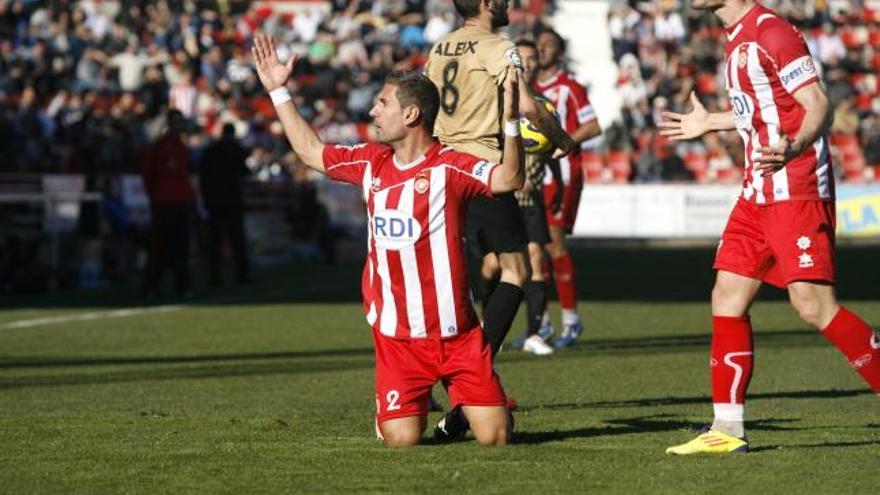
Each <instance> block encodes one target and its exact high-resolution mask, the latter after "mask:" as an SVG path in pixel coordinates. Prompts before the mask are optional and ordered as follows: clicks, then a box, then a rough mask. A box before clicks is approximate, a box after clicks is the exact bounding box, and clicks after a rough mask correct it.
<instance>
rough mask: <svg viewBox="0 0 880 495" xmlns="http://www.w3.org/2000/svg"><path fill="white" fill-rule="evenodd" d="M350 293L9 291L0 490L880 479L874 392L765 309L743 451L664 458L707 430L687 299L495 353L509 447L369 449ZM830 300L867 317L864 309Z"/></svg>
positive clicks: (314, 287)
mask: <svg viewBox="0 0 880 495" xmlns="http://www.w3.org/2000/svg"><path fill="white" fill-rule="evenodd" d="M352 274H354V275H353V276H354V278H353V279H352ZM358 282H359V279H358V278H357V269H356V268H355V269H354V270H351V269H345V270H343V269H326V270H324V269H320V268H310V269H308V270H300V269H295V270H288V271H285V272H283V273H282V274H276V275H264V276H263V277H262V278H261V280H260V282H259V283H258V284H257V285H255V286H250V287H246V288H244V289H239V290H231V289H230V290H226V291H219V292H217V293H214V294H211V293H207V294H203V295H201V296H199V297H198V298H196V299H194V300H192V301H190V302H188V303H187V304H186V305H185V306H181V307H171V308H165V309H166V310H164V311H158V312H153V313H149V314H139V315H129V316H114V317H107V316H108V315H107V314H106V313H95V312H102V311H107V310H113V309H118V308H119V307H123V306H127V305H128V304H130V303H131V301H127V300H126V296H121V295H119V294H116V293H115V292H114V291H103V292H99V293H87V294H79V293H75V294H72V295H67V296H64V297H70V298H76V300H77V303H76V304H72V303H70V300H66V301H62V300H58V299H57V298H56V299H54V300H52V301H49V302H46V301H43V302H40V301H42V299H40V298H36V299H27V298H24V299H22V298H19V299H16V300H15V301H11V302H10V304H7V305H5V306H4V308H3V309H0V493H9V494H23V493H88V494H97V493H389V492H393V493H454V492H459V493H518V494H519V493H557V492H558V493H586V492H594V493H675V494H681V493H781V494H785V493H801V494H802V493H810V494H814V493H843V494H848V495H850V494H859V493H876V490H877V487H878V486H880V462H878V461H880V397H876V396H874V395H873V394H871V393H869V391H868V389H867V388H866V386H865V385H864V384H863V383H862V381H861V380H860V379H859V378H858V377H857V375H856V374H855V373H853V371H852V370H851V369H850V368H849V367H848V366H847V364H846V362H845V360H844V359H843V357H842V356H840V355H839V354H838V352H837V351H836V350H835V349H834V348H833V347H831V346H830V345H829V344H827V343H826V342H825V340H824V339H823V338H822V337H821V336H819V335H818V334H817V333H816V332H814V331H811V330H809V329H807V328H806V327H805V326H804V325H803V324H802V323H800V322H799V320H798V319H797V318H796V317H795V315H794V314H793V312H792V311H791V310H790V308H789V307H788V306H787V304H786V303H785V302H784V301H778V300H777V301H769V302H762V303H759V304H758V305H757V306H756V308H755V310H754V312H753V320H754V325H755V328H756V350H757V354H756V374H755V376H754V379H753V381H752V385H751V388H750V396H751V400H750V401H749V403H748V416H749V418H750V422H749V423H748V425H747V426H748V430H749V434H750V436H751V439H752V446H753V449H754V451H753V452H752V453H750V454H748V455H737V456H722V457H705V456H704V457H670V456H667V455H665V454H664V453H663V451H664V449H665V448H666V447H667V446H669V445H672V444H676V443H680V442H683V441H686V440H688V439H689V438H691V436H692V435H693V429H694V428H696V427H699V426H700V425H702V424H704V423H705V422H706V421H707V420H708V419H709V418H710V412H711V404H710V403H709V396H708V394H709V388H708V386H709V376H708V367H707V361H708V343H709V333H708V329H709V325H710V317H709V312H708V305H707V304H706V302H705V301H700V300H685V301H659V302H658V301H655V302H638V301H615V300H601V301H590V300H589V299H590V298H589V297H588V298H587V300H586V301H585V302H584V303H583V304H582V307H581V309H582V312H583V314H584V316H585V319H586V324H587V333H586V335H585V338H584V339H583V340H582V341H581V342H580V343H579V344H578V345H576V346H575V347H573V348H571V349H567V350H564V351H562V352H559V353H557V354H556V355H554V356H551V357H546V358H538V357H533V356H529V355H524V354H522V353H520V352H516V351H507V352H502V354H501V355H500V357H499V361H498V365H497V367H498V370H499V372H500V374H501V376H502V378H503V380H504V383H505V386H506V388H507V390H508V392H509V393H510V394H511V395H512V396H514V397H515V398H516V399H517V400H518V401H519V404H520V406H521V410H520V411H519V412H518V413H517V414H516V418H517V433H516V436H515V441H514V444H513V445H511V446H508V447H505V448H481V447H479V446H478V445H476V443H475V442H474V441H473V440H469V441H467V442H464V443H461V444H456V445H435V444H432V443H431V442H430V441H427V442H426V445H424V446H422V447H418V448H413V449H408V450H406V449H405V450H394V449H388V448H385V447H384V446H382V445H381V444H380V443H378V442H377V441H376V440H375V438H374V433H373V417H372V414H373V408H374V403H373V391H372V386H373V362H372V348H371V340H370V334H369V331H368V329H367V327H366V324H365V323H364V321H363V316H362V314H361V309H360V305H359V304H358V303H357V302H355V301H352V300H350V297H347V296H346V297H338V298H336V297H334V295H338V294H337V293H336V292H335V291H336V290H337V289H334V287H337V284H340V283H346V284H348V286H354V287H356V285H357V283H358ZM588 294H589V292H588ZM306 299H308V301H307V302H303V301H304V300H306ZM336 299H339V300H338V301H336ZM346 299H349V300H346ZM34 300H36V301H37V302H36V303H34V302H33V301H34ZM321 300H325V301H334V302H319V301H321ZM848 302H850V303H851V304H849V306H850V307H851V308H852V309H854V310H856V311H858V312H859V313H860V314H861V315H863V317H865V318H866V319H867V320H868V321H870V322H872V323H873V324H875V325H877V324H880V303H878V301H877V300H872V299H859V300H855V301H848ZM88 313H92V315H91V317H90V318H92V319H85V320H83V321H66V320H62V321H61V322H52V321H46V322H44V323H43V324H37V325H34V326H28V327H20V328H16V327H15V326H14V325H13V323H14V322H19V321H22V320H33V319H36V318H50V317H66V316H68V315H72V314H80V315H81V314H88ZM522 323H523V319H522V318H521V319H520V320H518V322H517V324H516V327H515V329H514V330H513V332H512V333H517V332H518V331H519V330H521V328H522ZM440 396H441V397H443V395H442V393H441V394H440ZM438 417H439V416H438V414H436V413H435V414H432V415H431V418H430V420H431V423H433V422H435V421H436V419H438Z"/></svg>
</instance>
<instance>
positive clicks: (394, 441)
mask: <svg viewBox="0 0 880 495" xmlns="http://www.w3.org/2000/svg"><path fill="white" fill-rule="evenodd" d="M382 436H383V437H385V445H387V446H389V447H412V446H415V445H418V444H419V443H420V442H421V441H422V433H421V432H420V431H416V430H414V429H402V428H398V429H387V430H385V429H383V430H382Z"/></svg>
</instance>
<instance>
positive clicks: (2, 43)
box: [0, 0, 880, 183]
mask: <svg viewBox="0 0 880 495" xmlns="http://www.w3.org/2000/svg"><path fill="white" fill-rule="evenodd" d="M872 2H873V3H872ZM281 3H283V2H281ZM314 3H315V4H316V6H315V8H314V9H312V10H308V11H305V12H300V13H296V14H294V13H292V12H288V11H285V10H283V9H280V8H277V7H278V6H277V5H273V4H272V3H271V2H264V3H253V2H232V1H224V0H219V1H213V0H212V1H206V0H200V1H196V0H189V1H185V0H176V1H175V0H171V1H164V2H147V1H133V2H107V1H104V2H99V1H88V0H86V1H66V0H56V1H35V0H30V1H29V0H0V112H2V113H0V143H2V145H3V148H4V149H5V150H9V152H6V153H3V154H2V155H0V172H28V173H41V172H76V173H85V174H113V173H123V172H136V171H137V164H138V159H139V151H140V150H142V149H143V148H144V146H145V145H146V144H148V143H149V142H151V141H152V140H154V139H155V138H156V137H158V135H159V132H160V131H161V129H162V126H163V125H164V113H163V112H162V110H163V109H164V108H166V107H168V106H171V107H174V108H177V109H179V110H181V111H182V112H183V114H184V116H185V117H187V119H188V120H189V133H188V136H189V137H188V139H189V145H190V149H191V152H192V153H193V155H194V156H195V158H196V159H195V160H194V161H193V162H194V163H198V155H199V152H200V150H201V149H202V148H203V147H204V146H205V145H206V144H207V143H208V142H209V140H210V138H211V137H215V136H217V135H219V131H220V127H221V126H222V124H223V123H227V122H231V123H233V124H234V125H235V126H236V130H237V135H238V137H239V138H240V139H241V140H242V141H243V144H244V145H245V146H246V147H247V148H248V149H249V150H250V156H249V158H248V166H249V167H250V169H251V170H252V171H253V173H254V174H255V177H256V178H257V179H259V180H273V179H279V178H281V179H284V180H290V179H291V177H292V174H290V172H289V170H290V166H291V165H294V164H295V163H296V162H297V159H296V156H295V155H294V154H293V153H292V152H290V151H289V150H288V147H287V146H286V144H285V143H284V141H283V139H281V135H280V133H281V128H280V126H279V125H278V123H273V115H274V114H273V112H272V108H271V105H269V104H268V101H267V100H266V99H265V98H264V97H263V95H262V94H261V93H260V91H259V88H258V84H257V81H256V78H255V75H254V73H253V70H252V69H251V61H250V55H249V51H248V46H249V44H250V42H251V39H252V35H253V33H254V32H256V31H257V30H263V31H265V32H267V33H269V34H271V35H273V36H275V37H277V38H278V39H279V40H281V41H282V42H281V43H279V45H280V46H282V47H283V48H282V56H286V55H287V53H284V52H285V51H289V52H292V53H295V54H297V56H298V57H299V61H298V62H297V66H296V82H295V84H297V85H298V86H300V87H299V88H297V90H298V91H297V94H300V95H302V96H301V97H300V98H301V100H302V101H300V102H299V103H300V104H301V108H303V110H304V112H305V115H306V117H307V118H309V119H310V120H311V121H312V123H313V125H314V126H315V127H316V128H317V129H318V130H319V133H320V135H321V137H322V138H323V139H326V140H328V141H334V142H340V143H349V142H356V141H359V140H361V139H363V138H369V136H368V127H367V122H368V116H367V112H368V110H369V108H370V104H371V100H372V97H373V95H374V94H375V92H376V91H377V90H378V88H379V85H380V82H381V80H382V78H383V77H384V76H385V75H386V74H387V73H388V72H390V71H391V70H394V69H405V68H418V67H420V66H422V65H423V64H424V62H425V60H426V56H425V50H426V48H427V47H428V46H430V45H431V43H432V42H434V41H435V40H437V39H439V38H440V37H441V36H443V35H444V34H446V33H448V32H449V31H450V30H451V29H453V27H454V25H455V22H456V20H455V13H454V9H453V7H452V2H451V0H406V1H404V0H369V1H368V0H361V1H354V2H349V1H334V2H330V9H322V8H319V4H320V3H326V2H314ZM765 3H766V4H767V5H768V6H769V7H771V8H776V9H778V10H779V11H780V12H782V13H784V14H785V15H786V16H787V17H788V18H790V19H792V20H794V21H796V23H797V24H798V26H799V27H800V28H801V29H802V30H803V32H804V34H805V36H806V37H807V39H808V43H809V45H810V47H811V50H812V51H813V53H814V55H815V57H816V58H817V60H818V61H819V62H820V64H821V68H822V70H823V72H824V75H825V79H826V82H827V84H828V86H829V93H830V95H831V98H832V102H833V104H834V106H835V116H836V119H835V125H834V128H833V140H834V144H835V149H836V152H837V154H838V156H837V163H839V164H840V165H842V166H841V167H839V168H840V173H841V174H842V175H843V178H845V179H846V180H848V181H856V182H858V181H865V180H871V179H874V178H875V177H877V178H880V174H878V173H877V172H878V171H880V169H878V168H877V167H878V166H880V131H878V130H877V129H878V128H880V126H878V125H877V124H878V116H877V115H878V114H880V96H878V95H880V89H878V86H880V84H878V79H877V75H876V73H877V71H878V69H880V2H878V1H877V0H866V1H865V2H864V4H862V2H851V1H840V0H783V1H779V0H768V1H767V2H765ZM513 4H514V7H515V8H514V9H513V10H512V12H511V26H510V28H509V32H510V35H511V37H513V38H518V37H520V36H528V35H529V34H534V33H536V32H538V31H540V29H541V27H542V25H543V24H544V23H545V22H546V21H547V17H546V15H547V14H548V13H549V12H550V11H552V8H553V2H547V1H538V0H532V1H530V2H526V1H523V2H513ZM874 4H876V5H874ZM517 7H518V8H517ZM872 7H873V8H872ZM608 25H609V30H610V34H611V37H612V48H613V56H614V59H615V62H616V63H617V64H618V66H619V69H620V75H619V80H618V90H619V94H620V98H621V101H622V103H623V112H622V119H621V120H620V121H619V122H617V123H615V124H614V125H613V126H612V128H611V129H609V131H610V132H608V133H607V136H608V137H607V140H606V143H605V144H604V149H600V150H597V151H594V152H592V153H587V154H586V155H585V161H584V164H583V165H584V167H585V170H586V172H587V173H586V175H585V177H586V180H587V181H589V182H602V181H615V182H627V181H635V182H652V181H662V180H665V181H691V180H696V181H699V182H729V183H736V182H738V181H739V179H740V173H739V167H738V166H737V164H738V163H741V157H740V156H738V155H739V153H741V152H740V151H739V150H740V148H741V146H740V144H739V142H738V137H737V136H736V135H735V134H733V133H729V134H728V135H724V136H721V137H720V138H718V139H715V138H709V139H706V140H704V141H702V142H697V143H688V144H679V145H677V146H672V145H671V144H670V143H668V142H667V141H666V140H665V139H663V138H662V137H660V136H659V135H658V134H657V132H656V130H655V128H654V122H655V121H656V120H657V118H658V115H659V112H661V111H662V110H664V109H672V110H681V109H683V108H685V107H686V106H687V105H688V103H687V101H688V95H689V93H690V92H691V91H692V90H693V91H696V93H697V94H698V95H699V97H700V98H701V99H702V100H704V101H705V103H706V104H707V105H708V106H709V108H710V109H712V108H724V107H725V106H726V105H727V103H726V98H725V96H724V88H723V84H724V81H723V76H722V75H721V74H720V72H719V66H720V64H721V61H722V60H723V55H724V49H723V45H722V39H723V37H722V29H721V27H720V26H719V25H718V23H717V22H716V21H714V20H712V18H711V17H709V16H705V15H700V14H698V13H696V12H695V11H691V12H690V13H685V10H684V5H683V4H682V3H681V2H680V1H679V0H655V1H653V2H651V1H642V2H636V1H632V0H630V1H626V0H616V1H615V2H613V3H612V4H611V9H610V13H609V19H608ZM13 144H17V145H13Z"/></svg>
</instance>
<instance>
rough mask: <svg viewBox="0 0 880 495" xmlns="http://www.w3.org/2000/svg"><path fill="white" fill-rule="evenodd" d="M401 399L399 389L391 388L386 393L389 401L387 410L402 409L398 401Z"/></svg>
mask: <svg viewBox="0 0 880 495" xmlns="http://www.w3.org/2000/svg"><path fill="white" fill-rule="evenodd" d="M399 400H400V392H398V391H397V390H389V391H388V393H387V394H385V402H387V403H388V408H387V409H386V411H396V410H398V409H400V404H398V403H397V401H399Z"/></svg>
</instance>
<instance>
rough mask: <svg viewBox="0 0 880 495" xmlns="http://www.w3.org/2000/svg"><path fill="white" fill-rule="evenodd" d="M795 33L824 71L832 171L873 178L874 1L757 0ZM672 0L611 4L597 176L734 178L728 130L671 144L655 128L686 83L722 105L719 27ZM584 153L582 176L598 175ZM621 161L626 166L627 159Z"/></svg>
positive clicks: (876, 134) (878, 135) (878, 156)
mask: <svg viewBox="0 0 880 495" xmlns="http://www.w3.org/2000/svg"><path fill="white" fill-rule="evenodd" d="M762 3H763V4H764V5H765V6H767V7H769V8H772V9H775V10H777V11H778V12H780V13H782V14H783V15H785V16H786V17H787V18H788V19H789V20H790V21H792V22H793V23H794V24H795V25H797V27H798V28H799V29H800V30H801V32H802V33H803V34H804V37H805V38H806V40H807V44H808V46H809V48H810V51H811V52H812V54H813V57H814V59H816V61H817V62H818V66H819V69H820V70H821V71H822V73H823V75H824V80H825V84H826V85H827V88H828V94H829V98H830V100H831V103H832V105H833V107H834V116H835V122H834V126H833V127H832V129H831V131H832V133H831V141H832V145H833V152H834V153H835V154H836V156H835V163H836V164H837V165H838V167H837V168H836V171H837V173H838V174H839V175H840V177H839V178H841V179H843V180H846V181H848V182H865V181H871V180H880V130H878V123H880V121H878V115H880V84H878V83H880V81H878V79H877V73H878V71H880V2H878V1H877V0H864V1H849V0H765V1H763V2H762ZM685 6H686V5H684V4H683V3H682V2H680V1H679V0H656V1H654V2H627V1H622V0H618V1H615V2H613V3H612V6H611V9H610V13H609V18H608V25H609V29H610V33H611V37H612V50H613V53H614V59H615V62H616V63H617V64H618V67H619V69H620V77H619V80H618V89H619V92H620V96H621V99H622V101H623V120H622V122H621V125H616V126H615V128H614V130H615V131H617V132H612V133H610V134H611V140H610V142H609V143H608V147H609V151H608V152H607V153H606V155H605V157H604V158H605V159H606V162H607V170H609V172H606V175H605V176H604V178H606V179H607V178H609V177H610V178H611V179H612V180H617V181H627V180H633V181H636V182H652V181H660V180H667V181H668V180H675V181H691V180H696V181H698V182H720V183H739V181H740V180H741V163H742V156H741V153H742V144H741V141H740V139H739V137H738V136H737V135H736V133H735V132H728V133H724V134H722V135H721V136H720V137H715V136H707V137H706V138H705V139H703V140H702V141H696V142H688V143H684V144H677V145H673V144H672V143H670V142H669V141H668V140H667V139H665V138H664V137H662V136H660V135H658V133H657V131H656V129H655V127H654V124H655V122H657V121H658V119H659V118H660V117H659V115H660V112H662V111H663V110H666V109H669V110H673V111H683V110H686V109H687V108H688V107H689V102H688V99H689V95H690V93H691V91H695V92H696V94H697V95H698V96H699V98H700V99H701V100H702V101H703V102H704V104H705V105H706V106H707V108H709V110H710V111H712V110H719V109H727V108H729V105H728V102H727V96H726V91H725V89H724V84H725V82H724V75H723V73H722V71H721V67H722V64H723V61H724V45H723V40H724V30H723V28H722V27H721V25H720V23H719V22H718V21H717V20H716V19H715V18H714V17H711V16H707V15H704V14H702V13H700V12H699V11H695V10H687V11H686V10H685V8H684V7H685ZM602 158H603V157H601V156H600V155H598V154H595V153H594V154H593V155H592V156H591V157H590V158H589V161H588V162H587V163H585V166H586V167H587V171H588V174H587V180H591V179H592V180H599V181H601V180H603V176H601V175H600V174H599V172H601V170H602V163H601V160H602ZM630 166H631V167H632V168H630Z"/></svg>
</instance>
